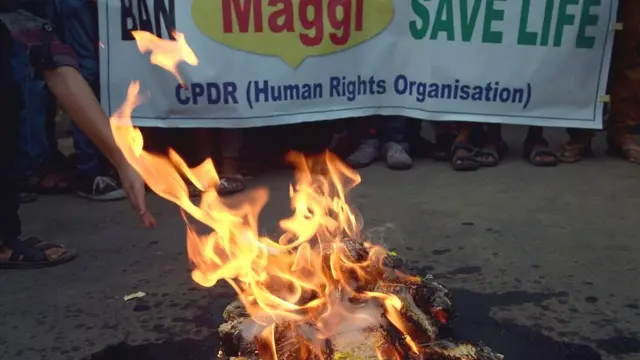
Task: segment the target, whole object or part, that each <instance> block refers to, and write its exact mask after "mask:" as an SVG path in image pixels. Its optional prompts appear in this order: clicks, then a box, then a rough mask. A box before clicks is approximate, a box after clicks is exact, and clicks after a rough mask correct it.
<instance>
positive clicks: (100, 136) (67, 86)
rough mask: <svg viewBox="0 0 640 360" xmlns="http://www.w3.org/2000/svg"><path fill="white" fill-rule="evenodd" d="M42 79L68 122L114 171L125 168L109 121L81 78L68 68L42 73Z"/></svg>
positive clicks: (125, 161) (89, 88) (124, 162)
mask: <svg viewBox="0 0 640 360" xmlns="http://www.w3.org/2000/svg"><path fill="white" fill-rule="evenodd" d="M44 79H45V81H46V83H47V85H48V87H49V89H50V90H51V92H52V93H53V94H54V95H55V97H56V99H58V102H59V103H60V104H61V105H62V107H63V108H64V110H65V111H66V112H67V114H68V115H69V117H70V118H71V120H72V121H73V122H75V123H76V124H77V125H78V126H79V127H80V128H81V129H82V131H83V132H84V133H85V134H86V135H87V136H89V138H91V140H93V142H94V143H95V144H96V146H97V147H98V148H99V149H100V150H101V151H102V153H103V154H104V155H105V156H106V157H107V159H109V161H110V162H111V163H112V164H113V165H114V166H115V167H116V168H117V169H119V168H122V167H124V166H126V165H128V164H127V160H126V159H125V158H124V155H123V154H122V152H121V151H120V149H119V148H118V146H117V145H116V142H115V140H114V138H113V135H112V133H111V127H110V126H109V118H107V116H106V114H105V113H104V111H103V110H102V107H101V106H100V104H99V103H98V100H97V99H96V97H95V96H94V94H93V90H91V87H89V84H87V82H86V81H85V79H84V78H83V77H82V75H80V73H79V72H78V71H77V70H76V69H74V68H72V67H70V66H61V67H58V68H55V69H52V70H47V71H45V72H44Z"/></svg>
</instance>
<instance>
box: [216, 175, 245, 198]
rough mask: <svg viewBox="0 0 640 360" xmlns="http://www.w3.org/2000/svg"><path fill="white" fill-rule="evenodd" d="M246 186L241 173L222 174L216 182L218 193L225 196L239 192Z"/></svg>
mask: <svg viewBox="0 0 640 360" xmlns="http://www.w3.org/2000/svg"><path fill="white" fill-rule="evenodd" d="M245 188H246V184H245V181H244V177H242V176H241V175H222V176H220V183H219V184H218V187H217V189H216V190H217V191H218V195H220V196H225V195H231V194H235V193H239V192H241V191H243V190H244V189H245Z"/></svg>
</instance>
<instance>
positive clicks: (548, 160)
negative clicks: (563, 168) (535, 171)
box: [523, 138, 558, 167]
mask: <svg viewBox="0 0 640 360" xmlns="http://www.w3.org/2000/svg"><path fill="white" fill-rule="evenodd" d="M523 157H524V158H525V159H527V160H528V161H529V162H530V163H531V164H532V165H534V166H541V167H544V166H556V165H558V155H556V153H555V152H553V151H552V150H551V149H549V143H548V142H547V141H546V140H545V139H544V138H542V139H537V140H526V141H525V143H524V153H523Z"/></svg>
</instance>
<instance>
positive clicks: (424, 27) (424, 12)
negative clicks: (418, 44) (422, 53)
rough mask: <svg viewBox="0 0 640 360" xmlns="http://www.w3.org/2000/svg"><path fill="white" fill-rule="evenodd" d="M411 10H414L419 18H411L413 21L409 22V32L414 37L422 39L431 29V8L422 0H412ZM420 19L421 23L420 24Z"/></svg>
mask: <svg viewBox="0 0 640 360" xmlns="http://www.w3.org/2000/svg"><path fill="white" fill-rule="evenodd" d="M423 1H430V0H423ZM411 10H413V13H414V14H415V15H416V16H417V17H418V20H411V22H409V32H410V33H411V36H412V37H413V38H414V39H416V40H422V39H424V37H425V36H427V32H428V31H429V9H427V7H426V6H425V5H424V4H423V3H422V1H421V0H411ZM418 21H419V22H420V24H418Z"/></svg>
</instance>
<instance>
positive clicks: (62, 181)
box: [26, 164, 73, 195]
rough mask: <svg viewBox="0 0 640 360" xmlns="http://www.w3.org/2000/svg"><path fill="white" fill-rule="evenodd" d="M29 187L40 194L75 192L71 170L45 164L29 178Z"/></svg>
mask: <svg viewBox="0 0 640 360" xmlns="http://www.w3.org/2000/svg"><path fill="white" fill-rule="evenodd" d="M26 187H27V189H28V190H30V191H32V192H34V193H36V194H40V195H62V194H71V193H73V182H72V175H71V173H70V172H67V171H63V170H59V169H56V167H55V166H54V165H52V164H45V165H43V166H41V167H40V169H38V170H36V171H35V172H34V173H33V174H32V175H31V176H29V177H28V178H27V186H26Z"/></svg>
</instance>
